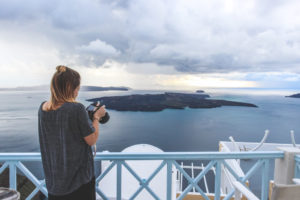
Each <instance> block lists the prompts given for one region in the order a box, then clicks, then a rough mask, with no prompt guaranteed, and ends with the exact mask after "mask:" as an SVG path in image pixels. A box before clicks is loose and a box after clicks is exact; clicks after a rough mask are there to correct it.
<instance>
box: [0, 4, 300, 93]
mask: <svg viewBox="0 0 300 200" xmlns="http://www.w3.org/2000/svg"><path fill="white" fill-rule="evenodd" d="M299 11H300V1H299V0H206V1H205V0H203V1H202V0H195V1H193V0H181V1H180V0H130V1H126V0H116V1H114V0H61V1H58V0H51V1H48V0H26V1H22V0H1V1H0V87H15V86H32V85H41V84H48V83H49V82H50V78H51V76H52V74H53V73H54V71H55V66H57V65H60V64H64V65H68V66H70V67H72V68H74V69H76V70H78V71H79V72H80V73H81V75H82V79H83V84H84V85H101V86H128V87H132V88H136V89H179V90H181V89H195V88H206V87H261V88H300V15H299Z"/></svg>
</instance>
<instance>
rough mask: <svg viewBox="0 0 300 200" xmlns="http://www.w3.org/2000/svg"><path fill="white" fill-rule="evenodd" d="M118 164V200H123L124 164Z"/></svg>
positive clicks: (118, 162)
mask: <svg viewBox="0 0 300 200" xmlns="http://www.w3.org/2000/svg"><path fill="white" fill-rule="evenodd" d="M116 162H117V200H121V199H122V163H121V161H116Z"/></svg>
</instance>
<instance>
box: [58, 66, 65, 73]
mask: <svg viewBox="0 0 300 200" xmlns="http://www.w3.org/2000/svg"><path fill="white" fill-rule="evenodd" d="M66 70H67V67H66V66H64V65H59V66H57V67H56V71H57V72H65V71H66Z"/></svg>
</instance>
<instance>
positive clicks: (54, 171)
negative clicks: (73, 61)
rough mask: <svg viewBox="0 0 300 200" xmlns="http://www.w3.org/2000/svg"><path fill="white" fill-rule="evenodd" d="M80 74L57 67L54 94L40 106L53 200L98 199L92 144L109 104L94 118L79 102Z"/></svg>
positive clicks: (41, 133)
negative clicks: (91, 117)
mask: <svg viewBox="0 0 300 200" xmlns="http://www.w3.org/2000/svg"><path fill="white" fill-rule="evenodd" d="M79 88H80V75H79V73H78V72H76V71H75V70H72V69H70V68H68V67H66V66H58V67H56V72H55V74H54V75H53V77H52V80H51V97H50V100H49V101H46V102H43V103H42V104H41V106H40V109H39V113H38V116H39V119H38V121H39V140H40V148H41V155H42V163H43V168H44V174H45V179H46V187H47V189H48V195H49V197H48V199H49V200H69V199H70V200H71V199H72V200H77V199H78V200H94V199H96V193H95V177H94V162H93V155H92V150H91V146H92V145H94V144H95V143H96V141H97V139H98V135H99V120H100V119H101V117H103V116H104V115H105V112H106V111H105V106H102V107H101V108H100V109H99V110H97V111H96V112H95V114H94V119H93V121H91V120H90V119H89V117H88V114H87V112H86V110H85V107H84V105H82V104H81V103H78V102H76V101H75V99H76V97H77V95H78V91H79Z"/></svg>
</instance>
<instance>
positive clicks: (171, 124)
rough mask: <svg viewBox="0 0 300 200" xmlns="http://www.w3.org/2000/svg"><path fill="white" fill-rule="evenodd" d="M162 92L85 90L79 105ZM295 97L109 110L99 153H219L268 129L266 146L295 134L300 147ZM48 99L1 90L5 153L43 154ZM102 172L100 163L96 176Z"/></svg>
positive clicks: (245, 93)
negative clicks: (224, 145)
mask: <svg viewBox="0 0 300 200" xmlns="http://www.w3.org/2000/svg"><path fill="white" fill-rule="evenodd" d="M162 92H165V91H137V90H130V91H105V92H101V91H97V92H95V91H89V92H88V91H82V92H80V93H79V97H78V99H77V100H78V101H80V102H81V103H83V104H84V105H86V106H87V105H89V103H90V102H87V101H86V99H89V98H96V97H102V96H115V95H128V94H146V93H150V94H153V93H162ZM181 92H191V91H181ZM295 92H296V91H292V90H285V91H275V90H272V91H266V90H236V89H235V90H211V91H209V90H208V91H207V93H208V94H209V95H210V96H211V98H212V99H224V100H232V101H241V102H247V103H253V104H255V105H257V106H258V107H257V108H253V107H236V106H223V107H219V108H209V109H190V108H186V109H183V110H175V109H166V110H163V111H160V112H131V111H127V112H119V111H114V110H107V111H108V112H109V114H110V120H109V122H108V123H107V124H104V125H100V135H99V139H98V142H97V151H105V150H107V151H110V152H119V151H122V150H123V149H124V148H126V147H128V146H131V145H134V144H141V143H144V144H151V145H154V146H156V147H158V148H160V149H162V150H163V151H218V148H219V147H218V143H219V141H221V140H228V137H229V136H233V137H234V139H235V140H236V141H243V142H259V141H260V140H261V138H262V137H263V135H264V131H265V130H266V129H268V130H270V135H269V137H268V139H267V141H266V142H274V143H291V140H290V135H289V132H290V130H294V131H295V138H296V142H298V143H300V123H299V121H300V119H299V113H300V99H296V98H287V97H285V96H286V95H290V94H293V93H295ZM48 99H49V92H48V91H0V152H39V142H38V122H37V120H38V119H37V112H38V108H39V106H40V104H41V102H43V101H45V100H48ZM98 165H99V164H98ZM27 166H28V167H29V168H30V169H31V170H33V171H34V173H35V175H36V176H37V177H39V178H41V177H42V170H41V165H39V166H38V167H37V166H36V165H34V164H32V163H27ZM99 173H100V170H99V167H97V164H96V175H98V174H99ZM270 175H272V174H270ZM254 182H257V180H254ZM252 183H253V182H252ZM254 190H255V191H258V190H259V188H254Z"/></svg>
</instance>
